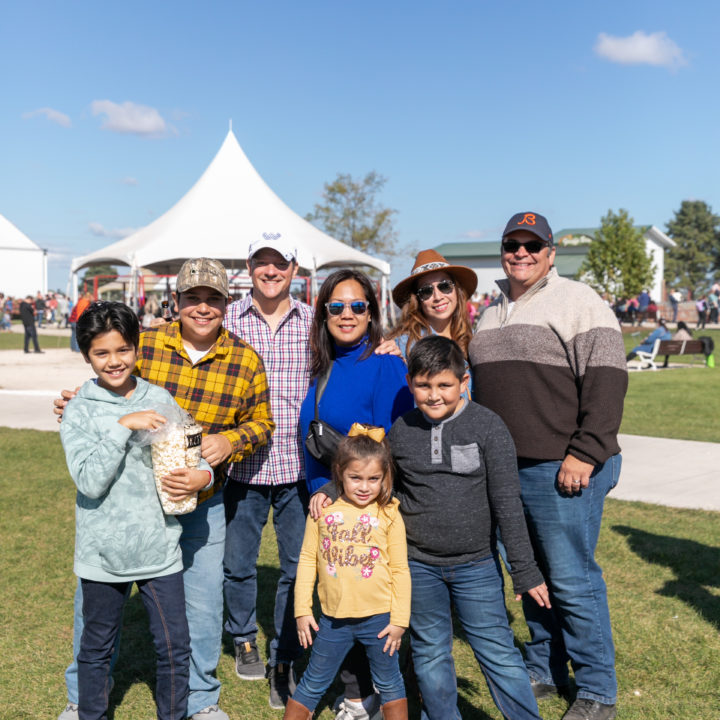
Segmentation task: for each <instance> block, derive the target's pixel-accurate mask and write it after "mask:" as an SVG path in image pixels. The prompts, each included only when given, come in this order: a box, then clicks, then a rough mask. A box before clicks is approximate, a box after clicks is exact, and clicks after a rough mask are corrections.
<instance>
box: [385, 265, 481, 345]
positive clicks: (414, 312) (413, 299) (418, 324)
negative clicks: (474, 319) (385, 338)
mask: <svg viewBox="0 0 720 720" xmlns="http://www.w3.org/2000/svg"><path fill="white" fill-rule="evenodd" d="M440 269H441V270H442V268H440ZM442 272H444V273H445V274H446V275H449V276H450V278H451V279H452V281H453V282H454V283H455V293H456V296H457V306H456V308H455V311H454V312H453V314H452V317H451V318H450V337H451V338H452V339H453V340H454V341H455V342H456V343H457V344H458V345H459V346H460V349H461V350H462V351H463V354H464V355H465V356H467V349H468V345H469V344H470V340H471V339H472V327H471V325H470V318H469V317H468V313H467V301H468V297H467V295H466V294H465V290H464V289H463V288H462V286H461V285H460V283H459V282H458V281H457V279H456V278H455V277H454V276H453V274H452V273H450V272H448V271H447V270H442ZM417 285H418V283H415V287H414V288H413V291H412V292H411V293H410V295H409V296H408V300H407V302H406V303H405V304H404V305H403V306H402V315H401V317H400V322H399V323H398V324H397V326H396V327H395V329H394V330H393V331H392V333H391V335H390V337H391V338H396V337H399V336H400V335H407V336H408V341H407V348H406V350H405V353H406V355H407V354H408V353H409V352H410V349H411V348H412V346H413V345H414V344H415V343H416V342H417V341H418V340H420V338H422V337H425V336H426V335H427V334H428V333H429V332H431V330H430V323H428V321H427V318H426V317H425V315H424V314H423V311H422V303H421V302H420V300H419V299H418V296H417V295H416V294H415V292H416V291H417Z"/></svg>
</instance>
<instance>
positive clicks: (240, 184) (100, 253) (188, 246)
mask: <svg viewBox="0 0 720 720" xmlns="http://www.w3.org/2000/svg"><path fill="white" fill-rule="evenodd" d="M263 233H282V235H283V236H284V237H286V238H289V239H290V240H291V242H292V243H293V245H294V246H295V247H296V248H297V252H298V265H299V267H300V268H302V269H305V270H306V271H308V272H309V274H310V276H311V280H312V293H313V297H314V296H315V295H316V293H317V280H316V278H317V271H318V270H319V269H320V268H332V267H338V266H347V265H364V266H369V267H373V268H376V269H377V270H379V271H380V272H381V273H382V283H381V296H382V297H381V301H382V302H381V307H382V308H383V309H384V308H385V307H386V301H387V288H388V280H389V275H390V265H389V264H388V263H387V262H385V261H384V260H380V259H378V258H374V257H372V256H370V255H367V254H365V253H363V252H360V251H359V250H356V249H354V248H351V247H349V246H348V245H345V244H344V243H341V242H339V241H338V240H335V239H334V238H332V237H330V236H329V235H326V234H325V233H324V232H322V231H321V230H319V229H318V228H316V227H315V226H314V225H312V224H311V223H309V222H307V221H306V220H304V219H303V218H301V217H300V216H299V215H297V214H296V213H295V212H293V211H292V210H291V209H290V208H289V207H288V206H287V205H285V203H284V202H283V201H282V200H281V199H280V198H279V197H278V196H277V195H276V194H275V193H274V192H273V191H272V190H271V189H270V187H268V185H267V184H266V183H265V181H264V180H263V179H262V178H261V177H260V175H259V174H258V172H257V171H256V170H255V168H254V167H253V166H252V164H251V163H250V161H249V160H248V158H247V156H246V155H245V153H244V152H243V150H242V148H241V147H240V145H239V143H238V141H237V139H236V138H235V135H234V134H233V132H232V130H230V131H229V132H228V134H227V137H226V138H225V141H224V142H223V144H222V146H221V148H220V150H219V151H218V153H217V155H216V156H215V158H214V159H213V161H212V162H211V163H210V165H209V166H208V168H207V170H205V172H204V173H203V174H202V176H201V177H200V179H199V180H198V181H197V182H196V183H195V185H193V187H192V188H191V189H190V190H189V191H188V192H187V193H186V194H185V195H184V196H183V197H182V198H181V199H180V200H179V202H177V203H176V204H175V205H174V206H173V207H172V208H170V209H169V210H168V211H167V212H166V213H165V214H164V215H162V216H161V217H159V218H158V219H157V220H154V221H153V222H152V223H150V224H149V225H147V226H146V227H144V228H141V229H140V230H138V231H137V232H135V233H133V234H132V235H129V236H128V237H126V238H125V239H123V240H120V241H119V242H116V243H113V244H112V245H108V246H107V247H105V248H102V249H100V250H96V251H95V252H92V253H90V254H89V255H84V256H82V257H78V258H74V259H73V261H72V265H71V274H72V278H71V283H70V286H71V287H73V288H77V286H78V283H77V277H76V274H77V272H78V271H79V270H81V269H82V268H85V267H88V266H90V265H96V264H101V263H102V264H104V263H110V264H120V265H128V266H129V267H130V275H131V286H132V285H133V282H134V279H136V278H137V276H138V273H139V271H140V268H147V269H149V270H151V271H153V272H155V273H158V274H167V275H173V274H177V272H178V270H179V269H180V266H181V265H182V263H183V262H184V261H185V260H186V259H187V258H190V257H200V256H204V257H212V258H216V259H217V260H220V261H222V262H223V263H224V264H226V265H227V266H228V267H231V266H237V265H238V264H239V263H240V262H241V261H244V260H246V258H247V251H248V247H249V245H250V243H251V242H254V241H255V240H258V239H259V238H261V237H262V235H263ZM131 294H134V293H131Z"/></svg>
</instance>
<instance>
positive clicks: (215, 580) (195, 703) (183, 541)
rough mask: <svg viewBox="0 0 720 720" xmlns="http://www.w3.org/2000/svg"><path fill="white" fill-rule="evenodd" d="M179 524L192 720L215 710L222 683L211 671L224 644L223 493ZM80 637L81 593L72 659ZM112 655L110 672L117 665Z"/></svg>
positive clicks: (72, 675) (68, 675)
mask: <svg viewBox="0 0 720 720" xmlns="http://www.w3.org/2000/svg"><path fill="white" fill-rule="evenodd" d="M178 520H179V521H180V524H181V525H182V528H183V530H182V535H181V536H180V548H181V549H182V553H183V567H184V570H183V585H184V588H185V601H186V610H185V614H186V615H187V621H188V627H189V629H190V695H189V697H188V709H187V714H188V715H193V714H195V713H196V712H199V711H200V710H203V709H204V708H206V707H208V706H209V705H217V703H218V699H219V697H220V681H219V680H218V679H217V677H215V668H216V667H217V664H218V661H219V659H220V649H221V643H222V614H223V599H222V581H223V574H222V559H223V552H224V551H225V511H224V508H223V493H222V492H218V493H216V494H215V495H213V496H212V497H211V498H210V499H209V500H206V501H205V502H203V503H201V504H200V505H198V507H197V508H196V509H195V510H194V511H193V512H191V513H188V514H187V515H178ZM82 632H83V614H82V591H81V588H80V584H79V583H78V589H77V592H76V593H75V627H74V636H73V649H74V655H73V657H74V658H77V653H78V651H79V649H80V636H81V635H82ZM117 654H118V648H117V647H116V648H115V650H114V654H113V657H112V664H111V668H110V671H111V672H112V667H113V666H114V665H115V662H116V661H117ZM65 684H66V685H67V692H68V702H71V703H77V701H78V680H77V664H76V660H75V659H73V662H72V663H71V664H70V666H69V667H68V669H67V670H66V671H65Z"/></svg>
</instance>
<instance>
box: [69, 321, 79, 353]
mask: <svg viewBox="0 0 720 720" xmlns="http://www.w3.org/2000/svg"><path fill="white" fill-rule="evenodd" d="M70 349H71V350H72V351H73V352H80V346H79V345H78V341H77V323H76V322H71V323H70Z"/></svg>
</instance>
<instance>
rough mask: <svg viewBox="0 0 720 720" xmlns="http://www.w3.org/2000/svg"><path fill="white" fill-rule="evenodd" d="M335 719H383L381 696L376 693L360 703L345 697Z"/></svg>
mask: <svg viewBox="0 0 720 720" xmlns="http://www.w3.org/2000/svg"><path fill="white" fill-rule="evenodd" d="M335 720H382V711H381V710H380V696H379V695H378V694H377V693H375V694H374V695H371V696H370V697H366V698H365V699H364V700H363V701H362V702H359V703H358V702H353V701H352V700H348V699H347V698H343V700H342V701H341V702H340V704H339V705H338V714H337V715H336V716H335Z"/></svg>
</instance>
